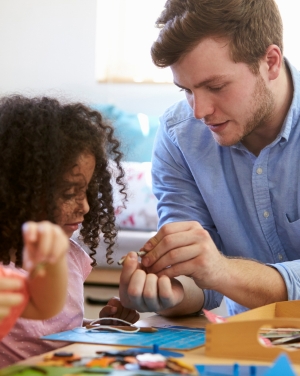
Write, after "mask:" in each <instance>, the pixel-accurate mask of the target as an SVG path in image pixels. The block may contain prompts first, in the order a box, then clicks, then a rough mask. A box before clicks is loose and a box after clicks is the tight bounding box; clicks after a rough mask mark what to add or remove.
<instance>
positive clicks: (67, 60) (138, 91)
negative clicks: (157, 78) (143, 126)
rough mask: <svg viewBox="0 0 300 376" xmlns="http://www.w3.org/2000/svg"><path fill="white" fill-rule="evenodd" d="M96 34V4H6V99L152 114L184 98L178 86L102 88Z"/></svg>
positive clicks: (0, 36) (2, 16)
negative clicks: (53, 100) (42, 98)
mask: <svg viewBox="0 0 300 376" xmlns="http://www.w3.org/2000/svg"><path fill="white" fill-rule="evenodd" d="M108 1H109V0H108ZM95 32H96V0H0V95H5V94H10V93H13V92H14V93H15V92H18V93H22V94H27V95H36V94H47V95H53V96H63V97H67V98H69V99H74V100H82V101H85V102H87V103H113V104H115V105H117V106H118V107H120V108H122V109H124V110H126V111H130V112H144V113H146V114H148V115H160V114H161V113H162V112H163V111H164V110H165V109H166V107H168V106H169V105H171V104H172V103H173V102H175V101H177V100H179V99H181V98H182V97H183V94H182V93H179V91H178V88H176V87H175V86H174V85H160V84H155V85H142V84H132V85H130V84H99V83H97V82H96V80H95V37H96V34H95ZM103 37H104V38H105V35H104V36H103ZM137 47H138V46H137ZM149 58H150V57H149Z"/></svg>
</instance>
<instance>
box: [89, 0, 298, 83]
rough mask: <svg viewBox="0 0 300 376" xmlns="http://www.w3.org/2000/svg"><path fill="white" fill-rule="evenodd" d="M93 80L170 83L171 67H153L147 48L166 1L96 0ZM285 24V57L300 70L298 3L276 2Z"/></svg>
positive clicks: (295, 1)
mask: <svg viewBox="0 0 300 376" xmlns="http://www.w3.org/2000/svg"><path fill="white" fill-rule="evenodd" d="M97 1H98V2H97V33H96V79H97V81H99V82H112V83H113V82H118V83H120V82H124V83H139V82H140V83H172V82H173V78H172V73H171V70H170V68H158V67H156V66H155V65H154V64H153V62H152V60H151V56H150V48H151V45H152V43H153V41H154V40H155V39H156V37H157V35H158V32H159V30H158V29H157V28H156V27H155V21H156V19H157V18H158V16H159V14H160V13H161V11H162V10H163V7H164V4H165V1H166V0H147V1H146V0H97ZM276 2H277V4H278V7H279V9H280V12H281V15H282V18H283V25H284V55H285V56H286V57H287V58H288V59H289V60H290V61H291V63H292V64H293V65H296V66H297V67H299V68H300V49H299V48H297V45H298V43H297V42H298V37H297V34H298V33H297V32H296V31H295V30H297V27H298V14H299V12H298V11H297V10H300V2H299V0H292V1H290V0H288V1H286V0H276Z"/></svg>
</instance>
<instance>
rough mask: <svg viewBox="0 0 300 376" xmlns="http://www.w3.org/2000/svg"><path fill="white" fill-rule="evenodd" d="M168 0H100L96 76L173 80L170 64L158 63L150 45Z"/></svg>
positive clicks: (103, 78)
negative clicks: (167, 66)
mask: <svg viewBox="0 0 300 376" xmlns="http://www.w3.org/2000/svg"><path fill="white" fill-rule="evenodd" d="M164 4H165V0H149V1H141V0H98V3H97V6H98V7H97V34H96V51H97V52H96V78H97V80H98V81H100V82H136V83H138V82H142V83H155V82H160V83H166V82H173V78H172V74H171V70H170V68H164V69H162V68H158V67H156V66H155V65H154V64H153V62H152V60H151V55H150V48H151V45H152V43H153V41H154V40H155V39H156V37H157V35H158V32H159V30H158V29H157V28H156V27H155V21H156V19H157V18H158V16H159V14H160V13H161V11H162V10H163V7H164Z"/></svg>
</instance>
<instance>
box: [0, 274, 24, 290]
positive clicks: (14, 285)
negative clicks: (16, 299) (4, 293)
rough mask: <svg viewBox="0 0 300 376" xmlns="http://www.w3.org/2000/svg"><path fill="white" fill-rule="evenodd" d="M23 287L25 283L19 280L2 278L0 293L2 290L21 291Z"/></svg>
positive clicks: (0, 280) (0, 279)
mask: <svg viewBox="0 0 300 376" xmlns="http://www.w3.org/2000/svg"><path fill="white" fill-rule="evenodd" d="M22 287H23V281H22V280H21V279H19V278H10V277H1V278H0V291H1V290H19V289H20V288H22Z"/></svg>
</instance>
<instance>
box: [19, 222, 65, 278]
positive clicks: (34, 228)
mask: <svg viewBox="0 0 300 376" xmlns="http://www.w3.org/2000/svg"><path fill="white" fill-rule="evenodd" d="M23 240H24V253H23V265H24V268H25V269H26V270H27V271H29V272H31V276H34V277H35V276H37V275H39V276H43V275H44V274H45V266H46V265H47V264H52V265H53V264H55V263H57V262H58V261H59V260H60V259H61V258H62V257H63V256H65V254H66V252H67V250H68V249H69V240H68V238H67V236H66V235H65V233H64V232H63V230H62V229H61V228H60V227H59V226H57V225H55V224H53V223H51V222H48V221H43V222H26V223H24V225H23Z"/></svg>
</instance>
